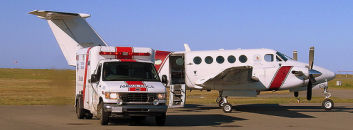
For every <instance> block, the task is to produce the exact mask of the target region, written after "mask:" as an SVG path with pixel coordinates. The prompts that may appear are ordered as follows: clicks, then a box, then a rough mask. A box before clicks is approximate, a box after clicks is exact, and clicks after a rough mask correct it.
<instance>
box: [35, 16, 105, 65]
mask: <svg viewBox="0 0 353 130" xmlns="http://www.w3.org/2000/svg"><path fill="white" fill-rule="evenodd" d="M29 14H33V15H37V16H38V17H39V18H41V19H46V20H47V21H48V24H49V26H50V28H51V30H52V31H53V33H54V36H55V38H56V41H57V42H58V44H59V46H60V48H61V51H62V53H63V54H64V56H65V58H66V61H67V63H68V64H69V65H71V66H76V62H75V60H76V56H75V55H76V51H77V50H78V49H82V48H87V47H93V46H107V44H106V43H105V42H104V41H103V39H102V38H101V37H100V36H99V35H98V34H97V33H96V31H94V30H93V28H92V27H91V26H90V25H89V24H88V23H87V21H86V20H85V18H88V17H90V15H89V14H81V13H66V12H54V11H38V10H34V11H32V12H29Z"/></svg>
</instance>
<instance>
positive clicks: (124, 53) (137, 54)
mask: <svg viewBox="0 0 353 130" xmlns="http://www.w3.org/2000/svg"><path fill="white" fill-rule="evenodd" d="M99 55H115V56H150V55H151V54H150V53H135V52H104V51H101V52H99Z"/></svg>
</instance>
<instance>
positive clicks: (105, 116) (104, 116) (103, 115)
mask: <svg viewBox="0 0 353 130" xmlns="http://www.w3.org/2000/svg"><path fill="white" fill-rule="evenodd" d="M104 109H105V108H104V103H99V105H98V111H97V112H98V113H97V116H98V118H99V120H100V123H101V125H108V122H109V113H107V112H104Z"/></svg>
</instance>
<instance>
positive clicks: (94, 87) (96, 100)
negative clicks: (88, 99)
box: [91, 64, 102, 108]
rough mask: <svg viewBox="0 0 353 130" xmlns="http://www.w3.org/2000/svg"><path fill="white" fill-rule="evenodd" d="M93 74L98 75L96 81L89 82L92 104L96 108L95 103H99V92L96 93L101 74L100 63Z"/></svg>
mask: <svg viewBox="0 0 353 130" xmlns="http://www.w3.org/2000/svg"><path fill="white" fill-rule="evenodd" d="M95 74H96V75H97V76H98V78H97V79H98V81H97V82H94V83H91V86H92V105H93V107H94V108H97V105H98V103H99V94H98V89H99V87H100V86H99V85H100V81H101V77H102V76H101V75H102V64H99V65H98V68H97V71H95Z"/></svg>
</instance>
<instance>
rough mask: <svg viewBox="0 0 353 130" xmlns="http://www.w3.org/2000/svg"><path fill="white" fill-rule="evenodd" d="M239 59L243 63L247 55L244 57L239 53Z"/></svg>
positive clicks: (246, 59)
mask: <svg viewBox="0 0 353 130" xmlns="http://www.w3.org/2000/svg"><path fill="white" fill-rule="evenodd" d="M239 61H240V62H241V63H245V62H246V61H248V57H246V56H245V55H241V56H239Z"/></svg>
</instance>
